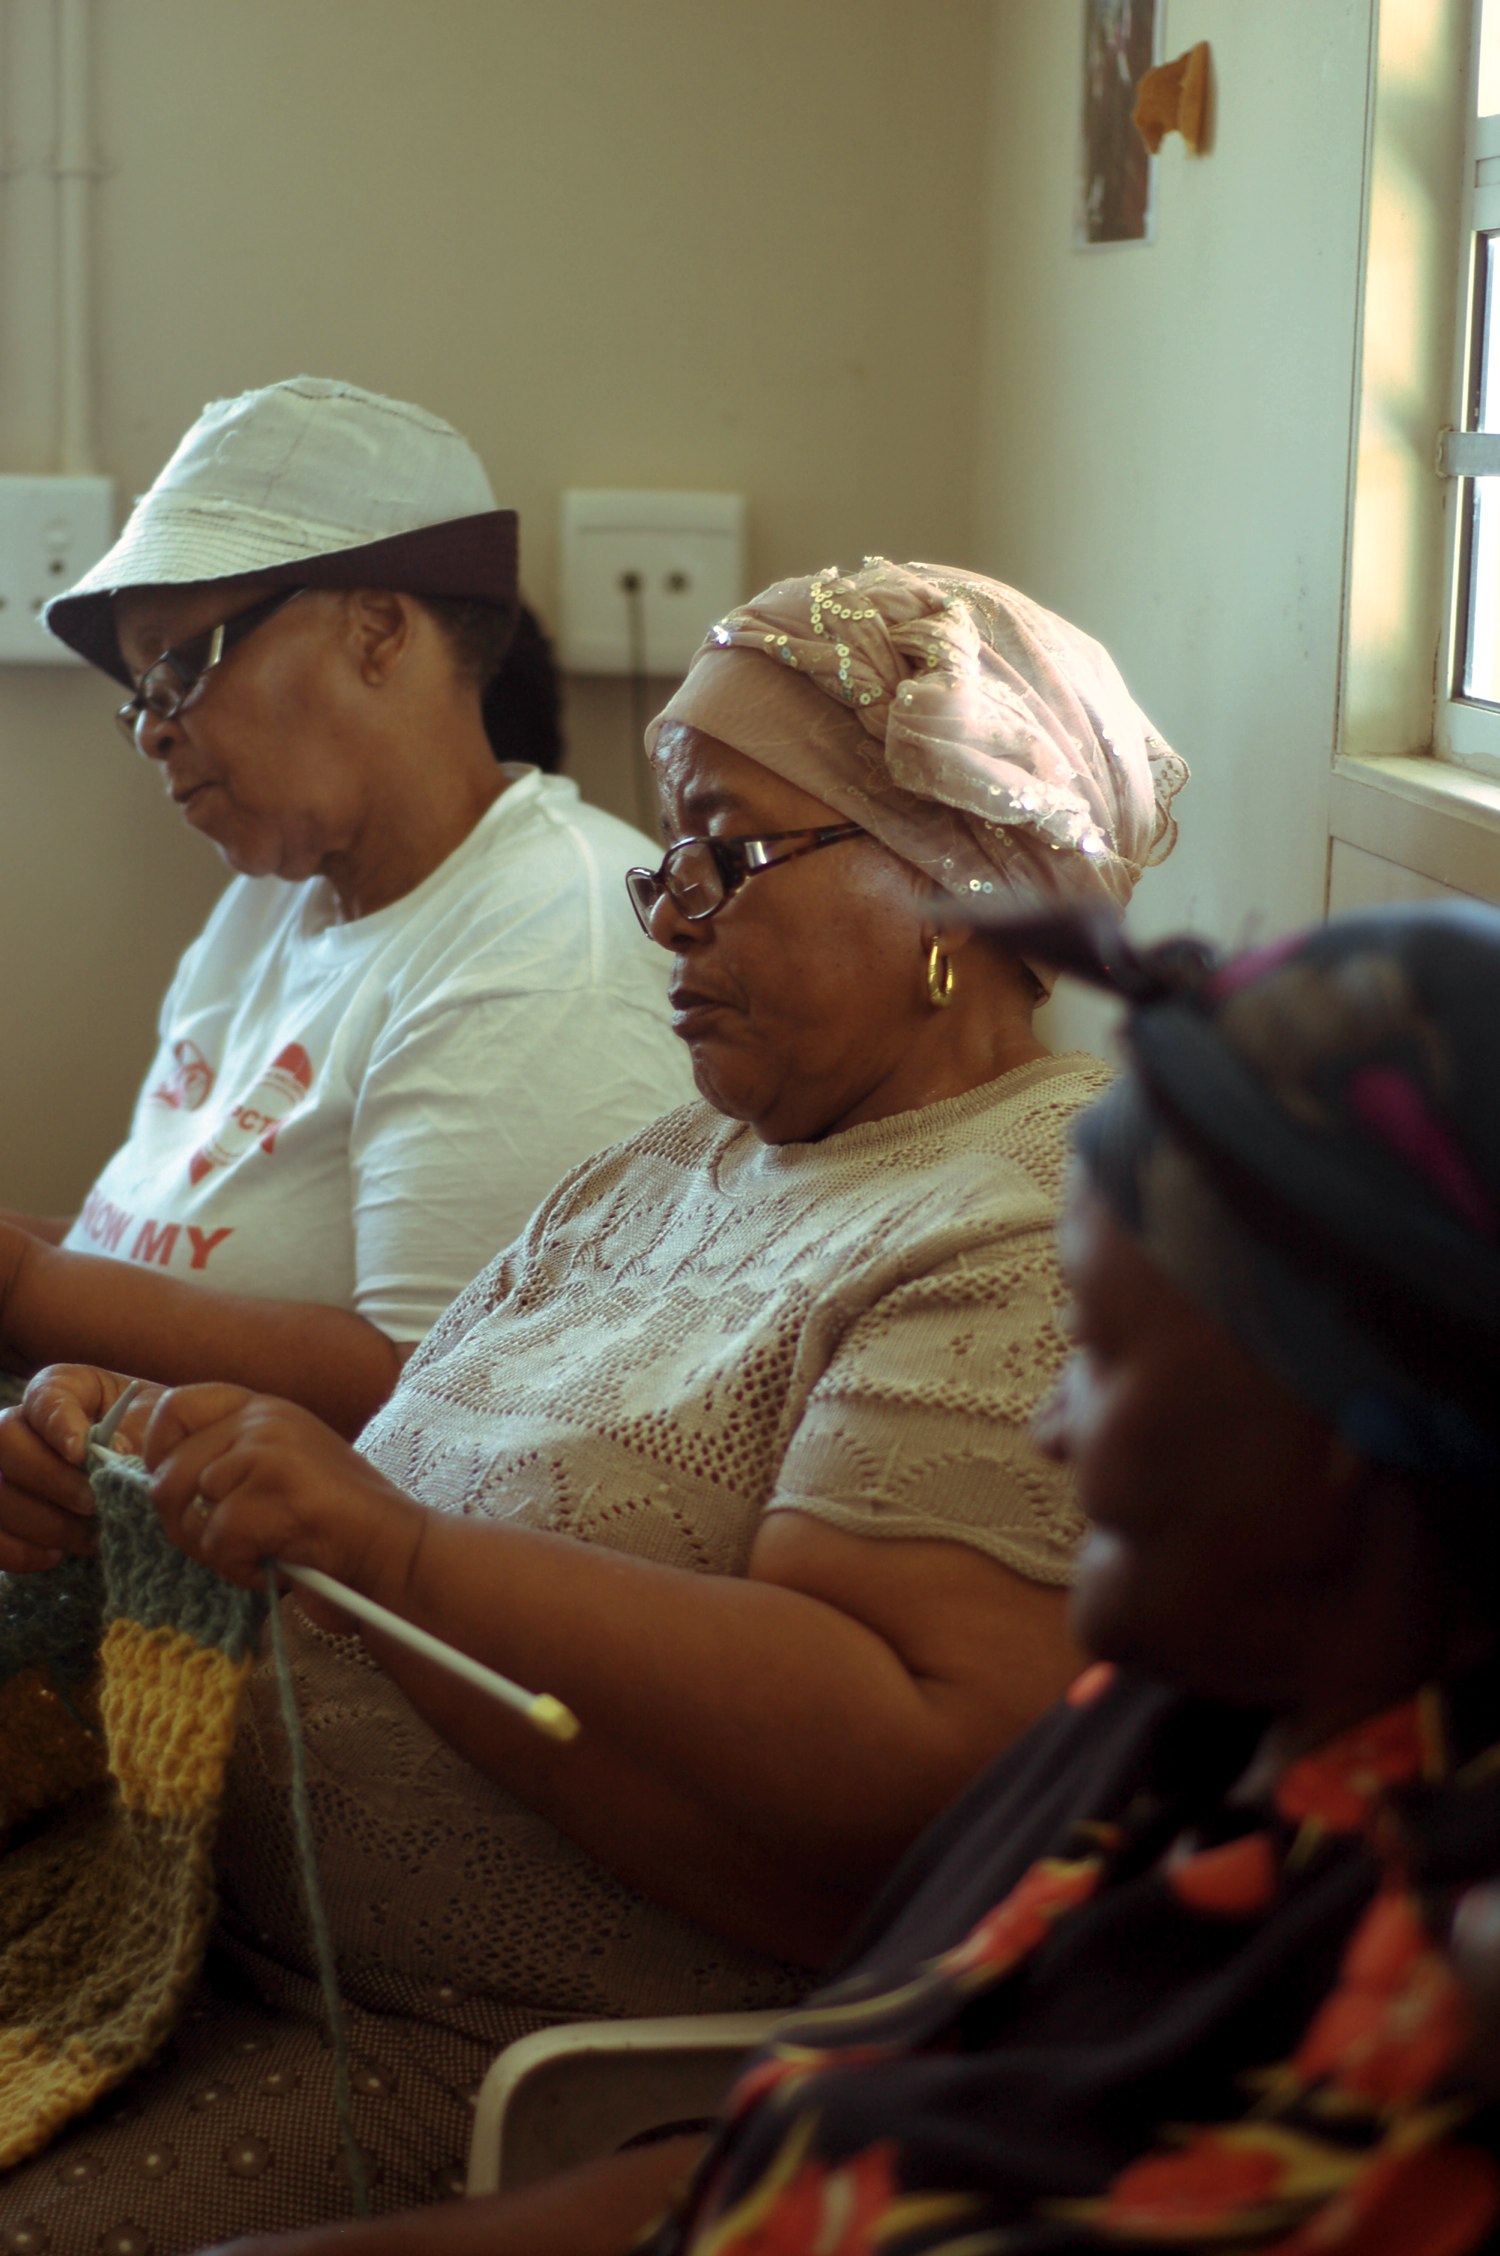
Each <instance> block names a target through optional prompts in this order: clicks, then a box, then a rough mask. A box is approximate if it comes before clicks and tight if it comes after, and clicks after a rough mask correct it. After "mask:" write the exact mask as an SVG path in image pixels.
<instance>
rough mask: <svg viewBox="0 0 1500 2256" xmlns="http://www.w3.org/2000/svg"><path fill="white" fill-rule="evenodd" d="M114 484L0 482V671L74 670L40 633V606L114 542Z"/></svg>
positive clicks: (75, 661)
mask: <svg viewBox="0 0 1500 2256" xmlns="http://www.w3.org/2000/svg"><path fill="white" fill-rule="evenodd" d="M114 531H115V486H114V480H113V479H112V478H22V477H13V476H0V665H6V666H14V665H18V664H19V665H32V666H37V665H40V666H59V665H80V664H82V660H81V659H79V658H77V657H76V656H75V655H74V653H73V652H72V651H71V650H69V649H68V648H67V647H66V645H65V644H63V643H60V642H59V641H58V640H57V637H56V636H55V635H50V634H48V632H47V630H46V628H45V627H44V626H43V625H42V617H41V613H42V605H43V604H44V603H50V602H51V600H52V598H53V596H54V595H61V594H62V592H63V590H64V589H65V588H70V587H71V586H72V585H73V582H74V581H75V580H76V579H78V578H80V577H81V575H82V574H83V573H85V572H86V571H87V570H88V568H89V566H90V565H91V564H97V563H98V561H99V559H100V557H101V556H102V555H103V554H104V552H105V550H106V549H107V548H108V547H109V544H110V542H111V541H112V540H113V539H114Z"/></svg>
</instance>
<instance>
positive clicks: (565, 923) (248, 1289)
mask: <svg viewBox="0 0 1500 2256" xmlns="http://www.w3.org/2000/svg"><path fill="white" fill-rule="evenodd" d="M507 772H508V773H509V774H510V775H511V777H512V778H513V780H512V782H511V783H510V785H509V788H508V789H507V790H505V791H503V792H502V793H501V795H500V797H499V798H498V799H497V800H496V801H495V803H494V805H493V806H492V807H490V808H489V809H488V810H487V811H486V813H485V814H484V816H483V818H482V819H481V820H480V822H479V823H478V824H477V825H476V827H475V828H474V830H473V831H472V832H471V833H470V834H469V836H468V837H467V838H466V839H465V840H464V842H463V844H462V845H461V846H459V847H458V848H457V849H456V850H455V851H454V852H453V853H452V854H450V855H449V857H448V859H447V860H446V861H445V862H444V863H443V864H442V865H441V867H440V868H438V869H436V870H434V871H433V873H432V875H431V876H430V877H428V878H427V879H425V880H424V882H423V883H422V884H421V885H419V886H418V887H417V888H416V890H415V891H414V892H412V893H408V894H407V895H405V897H404V898H403V899H401V900H399V901H394V902H392V903H391V905H390V906H389V907H388V908H385V909H381V910H378V911H377V912H376V913H375V914H374V915H372V916H367V917H361V918H358V919H357V920H356V921H354V922H353V923H342V922H340V921H338V912H337V903H336V901H335V897H334V894H333V891H332V888H331V887H330V886H329V885H328V884H327V882H326V881H325V880H324V879H321V878H317V879H314V880H312V881H311V882H309V883H307V884H302V885H288V884H285V883H283V882H282V881H281V880H280V879H278V878H255V879H247V878H238V879H236V880H235V882H234V883H233V884H232V885H231V886H230V887H229V889H228V891H227V892H226V893H225V895H224V897H223V899H222V900H221V901H220V902H219V904H218V906H217V908H216V909H215V910H214V913H213V915H212V916H211V917H210V918H209V921H208V923H207V925H206V926H205V928H204V930H203V932H202V933H201V934H200V936H199V938H198V939H197V940H196V941H195V942H194V943H193V945H192V947H191V948H189V950H188V951H187V954H186V955H185V956H184V957H183V959H182V962H181V964H180V966H179V967H178V971H177V976H176V978H175V979H174V980H173V983H172V986H171V988H170V990H169V991H168V994H167V998H166V1001H165V1003H164V1004H163V1006H162V1013H161V1019H160V1024H159V1035H160V1042H159V1047H158V1050H157V1054H156V1058H155V1061H154V1063H153V1065H152V1068H151V1071H150V1073H149V1074H148V1075H147V1077H146V1081H145V1084H144V1086H143V1088H142V1090H141V1094H140V1097H139V1099H138V1101H137V1104H136V1109H135V1118H134V1121H133V1123H132V1126H131V1131H130V1137H129V1141H128V1142H127V1143H126V1144H125V1145H124V1147H123V1148H122V1149H121V1150H120V1151H119V1152H117V1153H116V1155H115V1157H114V1158H113V1159H112V1160H111V1161H110V1162H109V1164H108V1166H107V1167H106V1168H105V1170H104V1172H103V1174H102V1175H101V1176H100V1177H99V1179H98V1181H97V1183H96V1184H95V1185H94V1188H93V1189H92V1190H91V1191H90V1193H89V1195H88V1197H87V1199H86V1200H85V1201H84V1204H83V1209H82V1211H81V1213H80V1214H79V1216H78V1218H77V1220H76V1221H75V1222H74V1224H73V1227H72V1229H71V1230H70V1231H69V1233H68V1236H67V1238H66V1240H65V1241H64V1242H65V1243H66V1244H67V1245H68V1246H70V1247H73V1248H75V1249H76V1250H78V1251H80V1252H84V1253H101V1254H109V1255H113V1256H114V1257H115V1258H117V1259H119V1260H122V1261H138V1262H145V1263H150V1264H152V1265H154V1266H156V1267H158V1268H160V1269H163V1270H165V1271H166V1272H167V1273H168V1274H170V1275H172V1276H174V1277H185V1278H189V1279H201V1280H202V1281H203V1283H205V1284H207V1285H211V1286H214V1287H216V1288H217V1289H219V1290H221V1291H227V1292H243V1293H250V1294H254V1295H256V1296H257V1297H260V1298H278V1299H290V1300H309V1301H320V1302H324V1303H331V1304H333V1305H335V1306H339V1307H344V1308H352V1309H355V1310H357V1311H358V1312H359V1314H360V1315H362V1316H364V1317H366V1318H368V1320H369V1321H370V1322H371V1323H372V1324H375V1325H377V1326H378V1327H379V1329H380V1330H381V1331H383V1332H385V1333H387V1334H388V1335H389V1336H390V1337H391V1338H392V1339H394V1340H398V1341H401V1342H408V1341H413V1340H418V1339H420V1338H421V1337H422V1336H423V1334H424V1333H425V1332H427V1331H428V1330H429V1329H430V1327H431V1325H432V1323H433V1320H434V1319H435V1318H436V1317H437V1316H438V1315H439V1314H440V1313H441V1311H442V1310H443V1309H444V1308H446V1307H447V1305H448V1303H449V1301H450V1300H452V1298H453V1297H454V1295H455V1294H456V1293H457V1292H458V1291H459V1290H460V1289H461V1288H462V1287H463V1286H464V1285H466V1284H467V1283H468V1281H469V1279H470V1278H471V1277H473V1276H474V1275H475V1274H476V1273H477V1272H478V1271H479V1270H480V1269H482V1268H483V1267H484V1265H485V1263H486V1262H487V1261H488V1260H489V1259H490V1258H491V1256H492V1255H493V1254H494V1252H495V1250H496V1248H497V1247H499V1246H503V1245H506V1244H508V1243H509V1241H510V1240H511V1239H512V1238H513V1237H514V1236H515V1235H516V1233H517V1231H518V1230H519V1229H520V1228H521V1226H522V1224H523V1223H524V1222H525V1221H526V1219H527V1217H528V1216H529V1215H530V1213H531V1211H532V1209H533V1208H534V1207H535V1206H536V1205H537V1203H538V1201H539V1200H540V1199H541V1198H542V1197H543V1195H544V1194H545V1193H546V1192H547V1191H549V1190H550V1189H551V1188H552V1186H553V1184H554V1183H555V1182H556V1181H557V1178H558V1177H559V1176H560V1175H561V1174H563V1173H564V1172H565V1170H566V1169H568V1168H569V1167H571V1166H573V1165H574V1164H575V1163H576V1162H577V1161H578V1160H579V1159H582V1158H586V1157H587V1156H588V1154H589V1153H591V1152H593V1151H596V1150H598V1149H599V1148H600V1147H601V1146H603V1145H605V1144H610V1143H614V1142H616V1141H617V1140H618V1139H619V1138H620V1137H622V1136H626V1135H629V1134H632V1133H633V1132H634V1131H635V1130H636V1129H637V1128H639V1127H641V1126H642V1125H643V1124H644V1123H645V1122H646V1121H648V1120H651V1119H654V1118H655V1117H656V1115H657V1114H658V1113H661V1112H665V1111H667V1110H668V1109H669V1108H670V1107H672V1106H674V1105H677V1104H679V1103H680V1102H681V1101H682V1100H683V1098H684V1097H685V1096H687V1095H688V1094H690V1093H691V1087H692V1077H691V1073H690V1070H689V1066H688V1060H687V1055H686V1052H685V1050H684V1049H683V1047H682V1045H681V1044H680V1043H679V1042H678V1041H677V1040H676V1039H675V1037H674V1036H673V1035H672V1033H671V1031H670V1029H669V1027H668V1024H667V1015H666V1002H665V985H666V972H667V968H668V966H667V958H666V957H665V955H664V954H663V952H662V951H661V950H660V949H658V948H655V947H653V946H652V944H651V942H650V941H649V940H647V939H646V937H645V935H644V934H643V933H642V932H641V930H640V928H639V926H638V925H637V924H636V921H635V918H634V915H633V913H632V911H631V908H630V905H629V903H628V901H627V899H626V897H625V888H624V885H623V883H622V882H621V880H622V873H623V872H624V871H625V870H626V869H627V868H629V867H630V866H631V865H632V864H633V863H637V862H647V863H654V862H655V861H656V860H657V859H658V855H659V849H657V848H655V847H652V846H651V845H650V843H649V842H648V841H647V840H646V839H645V838H643V837H642V836H641V835H640V834H639V833H638V832H636V831H633V830H631V829H629V828H628V827H627V826H626V825H625V824H624V823H621V822H617V821H616V820H615V818H614V817H613V816H612V815H607V814H605V813H603V812H602V811H601V810H600V809H598V808H596V807H590V806H587V805H586V804H585V803H584V802H583V801H582V800H580V798H579V796H578V791H577V787H576V785H574V784H573V783H571V782H570V781H568V780H567V778H565V777H562V776H547V775H543V774H541V773H540V772H539V771H538V770H536V769H534V768H524V767H516V768H511V769H509V770H508V771H507Z"/></svg>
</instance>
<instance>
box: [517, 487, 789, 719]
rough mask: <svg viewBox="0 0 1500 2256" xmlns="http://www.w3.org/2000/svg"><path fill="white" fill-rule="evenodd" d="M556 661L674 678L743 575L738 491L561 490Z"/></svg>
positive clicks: (740, 587) (734, 597)
mask: <svg viewBox="0 0 1500 2256" xmlns="http://www.w3.org/2000/svg"><path fill="white" fill-rule="evenodd" d="M562 499H563V516H562V598H563V600H562V636H561V641H562V662H563V666H564V669H565V670H566V671H567V672H568V673H570V674H632V673H635V672H637V671H641V672H644V673H648V674H680V673H682V672H683V671H684V669H685V668H686V666H687V664H688V661H689V659H690V658H691V657H692V655H693V652H694V651H695V650H696V649H697V647H698V645H699V643H700V642H701V641H702V640H703V637H704V635H705V633H706V632H707V630H708V628H709V627H710V626H711V625H712V624H713V622H714V620H715V619H717V618H719V617H720V616H721V615H722V614H723V613H724V612H725V611H728V610H730V609H731V608H732V607H733V606H734V605H735V604H736V603H738V602H739V600H740V598H741V596H742V595H743V594H744V581H745V502H744V497H743V495H741V494H720V493H635V492H629V491H624V490H618V491H616V490H610V491H605V492H595V493H580V492H572V493H565V494H564V495H563V497H562Z"/></svg>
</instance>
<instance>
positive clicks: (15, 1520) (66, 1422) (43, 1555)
mask: <svg viewBox="0 0 1500 2256" xmlns="http://www.w3.org/2000/svg"><path fill="white" fill-rule="evenodd" d="M129 1384H130V1381H129V1380H128V1379H127V1378H126V1377H125V1376H124V1375H123V1374H122V1373H121V1372H118V1371H101V1370H97V1369H95V1368H94V1367H93V1366H92V1365H90V1364H86V1363H55V1364H53V1365H51V1366H50V1368H49V1369H47V1370H45V1371H39V1372H38V1373H37V1375H36V1377H35V1378H34V1379H33V1380H32V1381H31V1383H30V1385H29V1386H28V1387H27V1389H26V1394H25V1398H24V1400H23V1401H22V1403H21V1405H20V1407H19V1409H15V1410H7V1411H5V1412H4V1413H3V1415H0V1570H3V1571H4V1572H5V1573H7V1574H36V1573H38V1572H40V1571H41V1570H42V1569H43V1568H45V1567H55V1566H56V1565H57V1563H58V1561H59V1560H60V1559H63V1558H67V1557H72V1558H82V1557H85V1556H86V1555H87V1554H88V1553H89V1552H91V1551H92V1550H93V1548H94V1499H93V1495H92V1493H91V1491H90V1489H89V1484H88V1479H87V1477H86V1474H85V1472H84V1469H83V1468H84V1455H85V1451H86V1450H87V1447H88V1436H89V1428H90V1426H92V1425H95V1424H96V1423H97V1422H98V1420H99V1419H100V1418H102V1417H103V1415H104V1413H105V1411H106V1410H108V1409H109V1408H110V1407H111V1405H112V1404H113V1403H115V1402H116V1401H118V1399H119V1397H120V1395H121V1394H122V1393H123V1392H124V1390H125V1388H126V1387H127V1386H128V1385H129ZM161 1391H162V1390H161V1388H160V1387H155V1386H152V1387H144V1388H143V1389H142V1390H141V1394H140V1396H139V1397H138V1399H137V1400H136V1401H135V1402H133V1403H132V1404H131V1406H130V1409H129V1411H128V1412H127V1413H126V1416H125V1420H124V1424H123V1425H122V1427H121V1428H120V1430H119V1432H118V1433H117V1434H116V1437H115V1438H116V1442H117V1444H118V1446H119V1447H121V1448H123V1449H131V1448H137V1447H139V1445H140V1441H141V1438H142V1436H143V1435H144V1432H145V1427H146V1421H147V1418H148V1417H149V1415H150V1412H151V1408H152V1405H153V1404H154V1403H155V1401H156V1400H157V1397H158V1396H159V1395H160V1393H161Z"/></svg>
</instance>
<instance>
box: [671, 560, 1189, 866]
mask: <svg viewBox="0 0 1500 2256" xmlns="http://www.w3.org/2000/svg"><path fill="white" fill-rule="evenodd" d="M672 722H678V723H681V724H684V725H686V726H688V727H690V728H695V729H700V730H702V732H703V733H704V734H705V735H707V736H714V737H717V738H718V739H719V740H720V742H721V743H724V744H730V745H733V746H734V748H735V750H736V751H739V752H744V753H746V754H747V755H748V756H749V757H750V758H751V759H753V760H758V761H759V762H760V763H761V764H762V766H764V767H768V768H770V769H772V770H773V771H774V772H775V773H776V774H777V775H780V776H784V777H785V778H786V779H787V781H788V782H790V783H795V784H799V785H800V786H801V787H802V789H803V790H804V791H809V792H811V793H812V795H813V796H814V798H817V799H821V800H822V801H823V802H824V804H825V805H826V806H829V807H832V808H833V809H834V811H835V812H836V813H837V814H840V815H842V816H844V817H845V819H846V820H847V821H850V822H857V823H858V824H860V826H861V827H862V828H863V829H865V830H867V831H869V832H870V834H871V836H872V837H874V838H878V839H879V840H880V842H881V844H882V845H884V846H887V847H889V848H890V850H891V852H892V853H894V854H899V855H900V856H901V858H902V859H903V861H907V862H911V863H913V864H914V865H915V866H916V867H917V868H918V869H920V870H923V871H925V872H926V874H927V875H928V876H929V877H930V878H932V880H933V881H934V883H935V884H937V885H938V886H940V887H941V888H942V889H943V890H944V891H945V892H949V893H956V894H959V895H961V896H968V895H972V894H1004V893H1010V894H1014V895H1016V896H1017V897H1019V898H1021V899H1024V900H1026V901H1031V902H1035V901H1036V900H1037V898H1038V896H1039V895H1040V896H1042V897H1044V898H1046V899H1048V900H1051V901H1057V900H1061V901H1064V902H1069V903H1074V904H1077V905H1080V906H1083V905H1088V904H1096V903H1098V902H1100V901H1109V902H1112V903H1114V904H1115V906H1116V907H1123V905H1124V903H1125V902H1126V901H1127V900H1128V899H1129V897H1130V893H1131V889H1132V887H1133V886H1134V884H1135V881H1136V879H1137V878H1138V877H1139V876H1140V874H1141V871H1142V870H1143V869H1144V868H1145V867H1146V866H1147V864H1148V863H1151V862H1156V861H1160V860H1161V859H1162V858H1163V857H1164V856H1165V855H1166V854H1168V853H1169V852H1170V851H1171V848H1172V845H1173V843H1174V840H1175V838H1176V825H1175V823H1174V822H1173V820H1172V815H1171V804H1172V800H1173V799H1174V797H1175V796H1176V794H1177V792H1178V791H1179V790H1180V789H1181V788H1182V785H1183V784H1184V783H1185V782H1186V780H1187V767H1186V765H1185V763H1184V762H1183V761H1182V760H1180V759H1179V758H1178V756H1177V754H1176V753H1175V752H1173V751H1172V750H1171V748H1170V747H1169V746H1168V745H1166V744H1165V743H1163V741H1162V739H1161V738H1160V737H1159V736H1158V735H1157V733H1156V731H1155V730H1154V729H1153V728H1152V726H1151V723H1150V722H1149V721H1148V720H1147V718H1146V716H1145V714H1144V713H1143V712H1142V711H1141V710H1140V708H1139V706H1138V705H1137V704H1136V703H1135V701H1134V699H1133V698H1132V697H1131V695H1130V692H1129V690H1128V689H1127V688H1126V687H1125V684H1124V682H1123V681H1122V680H1121V678H1120V674H1119V671H1118V669H1117V668H1116V666H1115V663H1114V660H1113V659H1112V658H1111V657H1110V655H1109V653H1108V651H1107V650H1105V649H1104V648H1103V646H1102V645H1101V644H1100V643H1097V642H1095V641H1094V640H1093V639H1092V637H1091V636H1089V635H1086V634H1083V633H1082V632H1081V631H1080V630H1079V629H1078V628H1077V627H1072V626H1069V625H1068V623H1067V621H1066V620H1065V619H1059V618H1057V617H1056V616H1055V615H1054V613H1052V612H1051V611H1044V610H1043V609H1042V607H1041V605H1040V604H1039V603H1032V602H1030V601H1029V600H1028V599H1027V597H1025V596H1024V595H1018V594H1017V593H1016V591H1015V589H1014V588H1008V587H1002V586H1001V585H1000V583H999V582H998V581H996V580H986V579H981V578H979V577H977V576H976V575H975V574H974V573H971V572H958V571H953V570H951V569H950V568H949V567H947V566H946V565H940V564H888V563H887V562H886V561H885V560H884V558H882V557H867V558H866V560H865V563H864V565H863V567H862V568H861V570H859V571H857V572H850V573H848V574H841V573H840V572H839V571H838V570H837V569H836V568H835V567H834V566H832V565H830V566H829V567H828V568H827V570H826V571H822V572H817V573H814V575H813V576H812V578H811V579H800V580H780V581H778V582H777V584H776V585H775V586H774V587H770V588H767V589H766V591H765V593H764V594H763V595H757V596H755V597H753V598H752V599H751V601H750V602H749V603H746V604H742V605H740V606H739V608H738V609H736V610H734V611H731V612H730V613H729V614H728V616H727V617H725V618H723V619H721V620H720V621H719V622H718V624H717V625H716V626H714V627H711V628H710V629H709V632H708V634H707V636H706V637H705V639H704V642H703V644H702V646H701V648H700V649H699V651H698V653H697V655H696V656H695V658H694V659H693V663H692V665H691V667H690V668H689V671H688V675H687V678H686V680H685V681H684V682H683V684H682V687H681V688H680V689H679V690H678V691H677V693H676V695H675V696H674V697H673V698H672V699H671V701H670V703H669V704H668V705H667V706H666V707H665V708H664V710H663V711H662V712H660V713H659V714H658V715H657V717H656V719H655V720H654V721H653V722H652V723H651V726H650V728H649V729H648V730H647V732H646V742H647V747H648V749H650V748H653V747H654V745H655V742H656V737H657V734H658V731H659V730H661V729H662V728H664V727H666V726H667V725H668V724H670V723H672Z"/></svg>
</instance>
